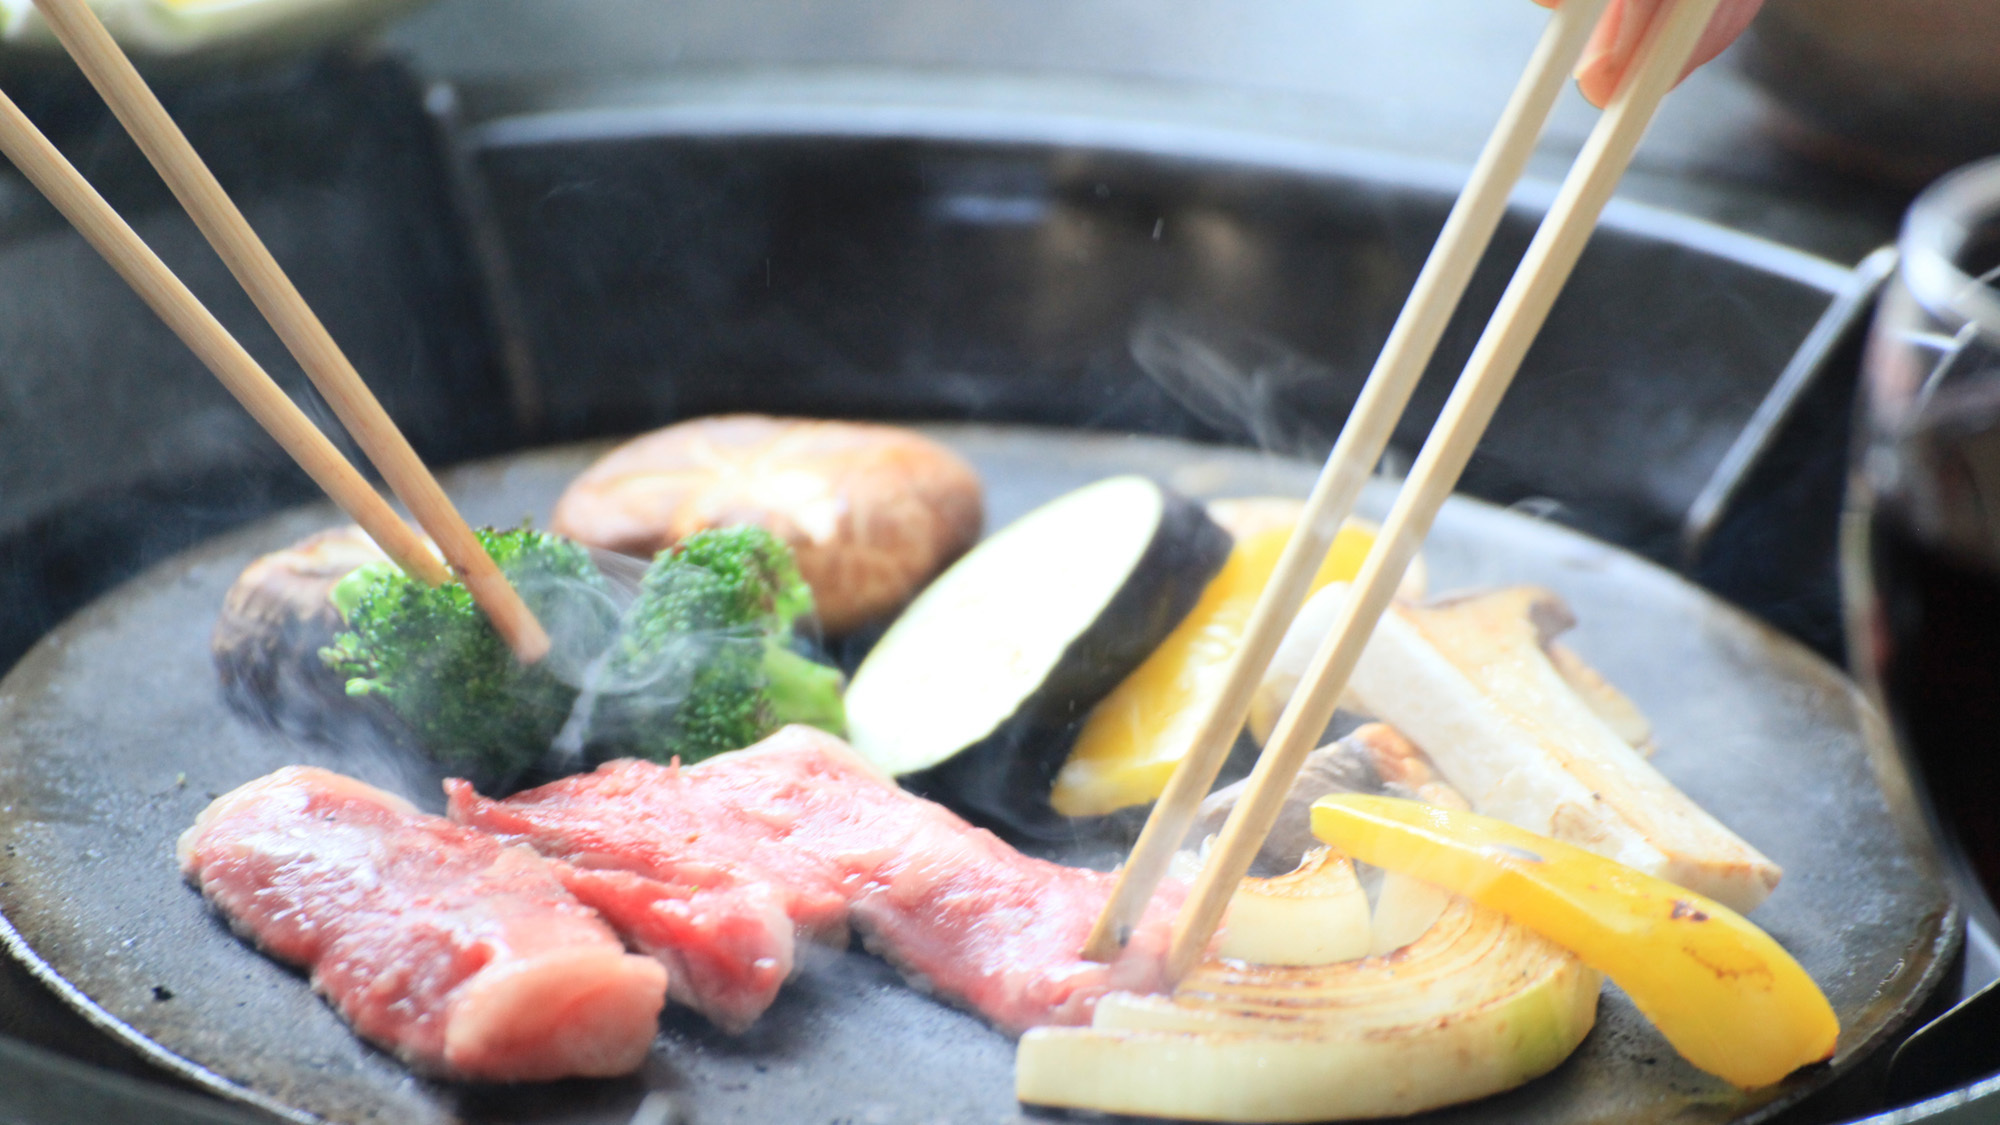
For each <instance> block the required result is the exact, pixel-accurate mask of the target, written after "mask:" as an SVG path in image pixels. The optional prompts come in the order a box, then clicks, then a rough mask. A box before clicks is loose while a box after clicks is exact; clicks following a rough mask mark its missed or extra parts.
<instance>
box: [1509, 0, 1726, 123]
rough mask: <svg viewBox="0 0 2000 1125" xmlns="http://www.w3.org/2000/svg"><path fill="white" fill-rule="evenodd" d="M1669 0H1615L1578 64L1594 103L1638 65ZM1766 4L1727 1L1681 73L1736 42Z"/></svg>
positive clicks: (1580, 83)
mask: <svg viewBox="0 0 2000 1125" xmlns="http://www.w3.org/2000/svg"><path fill="white" fill-rule="evenodd" d="M1559 2H1560V0H1535V3H1537V4H1540V5H1541V6H1542V7H1544V8H1553V7H1555V6H1556V5H1557V4H1558V3H1559ZM1666 5H1667V0H1612V3H1611V7H1610V8H1608V9H1606V11H1605V13H1604V18H1603V19H1601V20H1599V21H1598V23H1597V30H1596V31H1595V32H1594V33H1593V34H1592V35H1591V37H1590V45H1589V46H1587V47H1585V48H1584V52H1583V59H1582V60H1581V61H1580V62H1578V63H1577V67H1576V84H1577V87H1578V88H1579V89H1580V90H1582V91H1583V96H1584V97H1586V98H1588V99H1590V103H1591V104H1592V105H1597V106H1602V105H1604V104H1605V103H1606V102H1607V101H1609V100H1610V98H1611V94H1612V91H1614V90H1616V89H1617V88H1618V80H1619V79H1620V78H1622V77H1624V75H1625V70H1626V68H1627V67H1629V66H1631V65H1632V57H1633V55H1634V54H1636V53H1637V52H1638V50H1639V41H1640V40H1641V39H1642V38H1644V36H1645V32H1646V27H1647V26H1648V25H1649V24H1651V23H1652V22H1653V17H1654V16H1656V15H1658V14H1659V12H1660V9H1661V8H1664V7H1666ZM1763 5H1764V0H1723V3H1722V6H1721V7H1720V8H1718V9H1717V10H1716V13H1715V16H1714V18H1712V19H1710V20H1709V21H1708V28H1707V29H1706V30H1705V31H1703V32H1702V35H1701V41H1700V42H1699V43H1698V44H1696V46H1695V50H1694V58H1693V59H1692V60H1691V61H1690V62H1689V63H1688V67H1687V70H1686V71H1685V72H1683V73H1682V75H1681V77H1683V78H1685V77H1687V76H1688V75H1689V74H1692V73H1694V71H1695V70H1696V69H1697V68H1699V67H1700V66H1702V65H1703V64H1704V63H1707V62H1708V61H1709V60H1711V59H1713V58H1715V56H1717V55H1719V54H1721V53H1722V52H1723V49H1724V48H1726V47H1728V46H1729V45H1730V44H1731V43H1733V42H1735V41H1736V37H1737V36H1739V35H1741V34H1743V29H1744V28H1747V27H1749V26H1750V21H1751V20H1752V19H1754V18H1755V17H1756V15H1757V9H1759V8H1761V7H1763Z"/></svg>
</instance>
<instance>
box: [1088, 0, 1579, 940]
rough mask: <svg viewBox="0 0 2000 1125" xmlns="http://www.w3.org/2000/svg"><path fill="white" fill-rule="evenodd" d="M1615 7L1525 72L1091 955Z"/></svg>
mask: <svg viewBox="0 0 2000 1125" xmlns="http://www.w3.org/2000/svg"><path fill="white" fill-rule="evenodd" d="M1608 3H1609V0H1567V2H1565V3H1564V4H1562V5H1561V6H1560V7H1558V8H1557V9H1556V10H1555V12H1554V13H1553V14H1551V15H1550V17H1549V22H1548V25H1547V27H1546V28H1545V29H1544V31H1543V32H1542V37H1541V39H1540V41H1539V42H1538V43H1537V44H1536V45H1535V51H1534V54H1533V55H1532V56H1530V58H1529V60H1528V66H1527V69H1526V70H1525V71H1523V72H1522V74H1521V80H1520V82H1519V83H1518V84H1517V85H1516V86H1515V87H1514V92H1513V94H1512V95H1511V96H1510V97H1509V98H1508V100H1507V106H1506V108H1505V109H1504V110H1503V111H1502V112H1501V115H1500V121H1499V123H1498V124H1497V125H1495V127H1494V130H1493V135H1492V137H1491V138H1489V139H1488V140H1487V142H1486V147H1485V149H1484V150H1483V151H1482V152H1481V153H1480V154H1479V160H1478V163H1476V164H1475V165H1474V166H1473V169H1472V176H1471V178H1470V179H1469V180H1467V181H1466V185H1465V190H1464V191H1463V192H1461V193H1460V194H1459V197H1458V201H1457V203H1455V204H1454V205H1453V206H1452V209H1451V215H1450V217H1448V218H1447V219H1446V220H1445V224H1444V229H1443V230H1442V231H1440V232H1439V234H1438V240H1437V244H1436V245H1435V246H1434V247H1433V248H1432V249H1431V254H1430V258H1429V259H1428V260H1426V261H1425V262H1424V268H1423V270H1422V272H1420V273H1418V275H1417V281H1416V284H1415V286H1413V287H1412V288H1411V290H1410V296H1409V299H1408V300H1407V301H1405V302H1404V304H1403V311H1402V312H1401V313H1400V314H1399V315H1398V316H1397V318H1396V324H1395V327H1394V328H1392V329H1391V330H1390V332H1389V338H1388V340H1387V341H1386V342H1385V343H1384V344H1383V346H1382V353H1381V355H1380V356H1379V357H1377V359H1376V361H1375V367H1374V370H1372V371H1371V372H1369V374H1368V380H1367V382H1366V383H1364V384H1363V386H1362V388H1361V395H1360V397H1359V398H1358V399H1356V400H1355V403H1354V409H1353V410H1352V411H1351V412H1350V413H1349V414H1348V418H1347V422H1346V424H1345V425H1344V426H1343V427H1342V428H1341V431H1340V439H1339V441H1337V442H1335V444H1334V447H1333V451H1332V452H1331V453H1330V454H1329V455H1328V456H1327V460H1326V465H1325V467H1324V468H1322V469H1321V470H1320V474H1319V479H1318V481H1316V482H1315V483H1314V485H1313V490H1312V494H1311V495H1310V496H1309V497H1308V498H1307V500H1306V505H1305V509H1304V511H1303V512H1302V513H1301V515H1300V517H1299V523H1298V527H1297V528H1296V529H1295V530H1294V531H1293V532H1292V538H1291V540H1290V541H1289V542H1288V543H1287V544H1286V545H1285V551H1284V554H1283V555H1282V556H1281V557H1280V558H1279V560H1278V565H1277V567H1276V569H1275V570H1274V571H1273V572H1272V578H1271V581H1270V582H1269V583H1268V584H1267V585H1266V586H1265V587H1264V592H1263V594H1262V595H1260V596H1259V598H1258V600H1257V606H1256V608H1255V609H1254V610H1253V611H1252V613H1251V615H1250V620H1249V622H1248V623H1247V624H1246V625H1245V626H1244V630H1243V639H1242V641H1241V642H1239V644H1238V647H1237V651H1236V654H1235V656H1234V657H1232V658H1231V661H1230V664H1229V667H1228V670H1227V673H1226V675H1225V677H1224V682H1223V685H1222V688H1221V690H1220V691H1219V692H1218V693H1217V695H1216V698H1215V702H1214V704H1213V706H1211V707H1210V709H1209V711H1208V713H1207V715H1206V716H1204V717H1203V720H1202V725H1201V726H1200V728H1199V729H1198V730H1197V731H1196V733H1195V736H1194V738H1193V740H1192V742H1191V743H1190V745H1189V748H1188V754H1187V756H1186V757H1185V758H1183V759H1182V760H1181V763H1180V765H1179V766H1177V767H1176V768H1175V770H1174V773H1173V775H1172V776H1171V777H1170V778H1169V779H1168V781H1167V785H1166V788H1165V789H1164V790H1162V792H1161V794H1160V799H1159V800H1158V801H1156V802H1154V804H1153V810H1152V812H1151V813H1150V814H1148V816H1147V818H1146V825H1145V827H1144V828H1143V829H1141V830H1140V833H1139V839H1138V840H1137V841H1136V842H1135V843H1134V844H1133V845H1132V854H1131V856H1130V857H1129V858H1128V859H1127V860H1126V862H1125V865H1124V866H1123V867H1122V868H1120V869H1119V872H1118V878H1117V882H1116V883H1115V885H1114V886H1113V888H1112V892H1111V898H1110V899H1109V900H1108V901H1107V902H1106V903H1105V906H1104V910H1103V912H1102V913H1101V914H1100V915H1099V916H1098V919H1097V924H1096V926H1095V927H1094V928H1093V929H1092V930H1091V932H1090V938H1089V940H1088V941H1087V942H1086V943H1085V945H1084V954H1083V955H1084V956H1085V957H1087V958H1090V959H1091V960H1095V961H1109V960H1111V959H1112V958H1113V957H1115V956H1116V955H1117V953H1118V950H1119V948H1120V947H1121V946H1122V945H1124V943H1125V939H1126V937H1127V936H1129V934H1130V933H1131V929H1132V927H1133V926H1134V925H1136V924H1137V923H1138V920H1139V915H1140V914H1142V913H1143V912H1144V911H1145V909H1146V903H1147V902H1148V901H1150V900H1151V899H1152V897H1153V892H1154V890H1156V889H1157V888H1158V887H1159V883H1160V879H1161V878H1162V877H1163V876H1164V875H1165V874H1166V871H1167V865H1168V863H1169V862H1170V861H1171V860H1172V858H1173V854H1174V852H1175V850H1177V849H1178V848H1179V847H1180V846H1181V842H1182V840H1184V839H1185V838H1186V837H1187V833H1188V829H1189V827H1190V826H1192V825H1193V823H1194V817H1195V814H1196V811H1197V810H1198V809H1199V807H1200V805H1201V802H1202V799H1203V798H1204V797H1206V796H1207V795H1208V791H1209V789H1210V788H1211V787H1213V786H1214V784H1215V777H1216V774H1217V773H1218V772H1220V771H1221V769H1222V763H1223V761H1224V759H1226V758H1227V757H1228V756H1229V749H1230V747H1231V746H1232V745H1234V743H1235V741H1236V735H1237V732H1238V731H1241V730H1242V729H1243V721H1244V717H1245V715H1246V714H1247V713H1248V711H1249V709H1250V700H1251V697H1252V696H1253V695H1254V694H1255V693H1256V689H1257V682H1258V680H1259V679H1260V678H1261V677H1262V676H1263V674H1264V669H1265V668H1266V667H1267V666H1268V665H1269V664H1270V663H1271V657H1272V655H1273V654H1274V653H1276V652H1277V649H1278V643H1279V642H1280V641H1281V640H1283V639H1284V635H1285V629H1286V627H1287V626H1288V625H1290V624H1291V620H1292V618H1293V617H1294V616H1296V615H1297V614H1298V612H1299V606H1300V605H1301V604H1302V603H1303V602H1304V601H1305V598H1306V594H1307V592H1308V590H1309V588H1310V586H1311V582H1312V577H1313V575H1314V574H1315V573H1317V572H1318V570H1319V566H1320V562H1321V560H1323V559H1324V558H1325V557H1326V552H1327V550H1328V549H1329V548H1331V547H1332V546H1333V540H1334V536H1335V535H1336V534H1338V533H1339V531H1340V525H1341V522H1342V521H1343V520H1345V519H1346V518H1347V516H1348V514H1349V513H1350V512H1352V511H1353V509H1354V501H1355V499H1356V498H1357V497H1358V496H1360V494H1361V487H1362V485H1363V484H1365V483H1366V482H1367V480H1368V476H1369V474H1370V473H1371V472H1373V470H1374V467H1375V464H1376V463H1377V462H1378V461H1380V460H1381V458H1382V451H1383V450H1384V449H1386V448H1387V447H1388V445H1389V438H1390V435H1391V434H1393V433H1394V432H1395V428H1396V421H1397V419H1399V418H1401V417H1402V414H1403V409H1404V407H1406V406H1407V405H1409V401H1410V394H1411V392H1412V391H1414V390H1415V389H1416V386H1417V382H1418V380H1419V379H1420V378H1422V376H1423V373H1424V368H1425V367H1426V366H1427V365H1428V364H1429V363H1430V359H1431V355H1432V353H1434V352H1435V351H1436V350H1437V345H1438V340H1439V339H1440V338H1441V337H1442V336H1443V335H1444V329H1445V325H1446V324H1447V323H1448V322H1449V321H1450V320H1451V314H1452V312H1453V311H1454V310H1455V309H1457V307H1458V302H1459V300H1460V299H1461V298H1462V297H1463V296H1464V295H1465V287H1466V285H1467V283H1469V282H1470V281H1471V280H1472V272H1473V270H1474V268H1475V267H1477V266H1478V264H1479V260H1480V258H1481V257H1483V256H1484V255H1485V253H1486V247H1487V244H1488V243H1490V242H1491V241H1492V240H1493V232H1494V230H1495V229H1496V228H1497V227H1498V226H1499V225H1500V218H1501V216H1502V215H1504V214H1505V213H1506V210H1507V197H1508V195H1509V193H1511V192H1512V191H1513V189H1514V184H1515V183H1516V182H1518V181H1519V180H1520V178H1521V172H1522V169H1524V168H1525V167H1526V166H1527V163H1528V158H1529V156H1531V155H1532V154H1533V153H1534V150H1535V141H1536V139H1537V138H1538V137H1539V136H1540V135H1541V132H1542V126H1543V124H1544V123H1545V122H1546V121H1547V120H1548V116H1549V110H1550V108H1551V107H1552V106H1553V105H1554V104H1555V100H1556V96H1557V95H1558V94H1560V93H1561V92H1562V89H1563V86H1564V84H1565V83H1566V82H1567V81H1568V80H1569V75H1570V72H1571V71H1573V70H1575V69H1576V64H1577V61H1578V60H1579V59H1580V58H1582V56H1583V49H1584V45H1585V43H1586V42H1588V40H1589V38H1590V32H1591V29H1592V28H1594V27H1595V26H1596V25H1597V19H1598V17H1599V16H1600V15H1601V14H1602V13H1603V11H1604V9H1605V7H1606V6H1607V4H1608Z"/></svg>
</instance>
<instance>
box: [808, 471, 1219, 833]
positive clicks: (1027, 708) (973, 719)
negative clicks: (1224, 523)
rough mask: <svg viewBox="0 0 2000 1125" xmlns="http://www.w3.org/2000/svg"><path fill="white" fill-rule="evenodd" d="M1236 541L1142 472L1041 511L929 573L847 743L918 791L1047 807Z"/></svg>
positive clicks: (857, 707)
mask: <svg viewBox="0 0 2000 1125" xmlns="http://www.w3.org/2000/svg"><path fill="white" fill-rule="evenodd" d="M1230 544H1231V540H1230V537H1229V534H1228V533H1227V532H1225V531H1223V530H1222V528H1221V527H1219V526H1218V525H1217V524H1216V523H1215V522H1214V521H1213V520H1211V519H1209V517H1208V515H1207V513H1206V512H1205V511H1203V509H1202V507H1201V505H1199V504H1197V503H1195V502H1193V501H1192V500H1189V499H1187V498H1186V497H1183V496H1180V495H1178V494H1176V493H1173V492H1170V491H1168V490H1167V489H1165V488H1163V487H1161V486H1160V485H1158V484H1156V483H1154V482H1153V481H1150V480H1147V479H1145V478H1144V477H1137V476H1120V477H1112V478H1110V479H1108V480H1102V481H1098V482H1097V483H1095V484H1091V485H1087V486H1085V487H1084V488H1080V489H1078V490H1076V491H1074V492H1071V493H1068V494H1066V495H1064V496H1060V497H1058V498H1056V499H1055V500H1052V501H1050V502H1049V503H1047V504H1044V505H1043V506H1041V507H1040V508H1037V509H1035V510H1034V511H1032V512H1030V513H1028V514H1027V515H1025V516H1023V517H1021V518H1020V519H1018V520H1016V521H1015V522H1013V523H1012V524H1009V525H1008V526H1007V527H1005V528H1002V529H1001V530H1000V531H999V532H997V533H996V534H994V535H993V536H992V537H990V538H988V539H987V540H986V541H985V542H983V543H981V544H980V545H979V546H978V547H976V548H974V549H973V550H972V552H971V553H970V554H968V555H966V556H965V557H964V558H962V559H960V560H959V561H958V562H957V563H956V564H955V565H953V566H952V567H951V569H949V570H947V571H945V572H944V574H943V575H941V576H939V578H938V579H937V581H935V582H933V583H932V584H931V585H930V587H929V588H928V589H926V590H925V591H924V592H923V593H922V594H920V595H919V596H918V597H917V599H916V601H914V602H913V603H911V605H910V607H909V608H908V609H907V610H905V611H904V612H903V615H902V616H901V617H899V618H898V619H897V620H896V622H895V624H894V625H892V626H890V628H889V631H888V632H887V633H886V634H884V635H883V637H882V639H881V641H879V642H878V643H877V644H876V646H875V648H874V650H873V651H871V652H870V653H869V654H868V657H867V659H866V660H864V661H862V664H861V667H860V668H859V669H857V670H856V671H855V673H854V679H853V681H852V682H851V683H850V684H849V685H848V688H847V719H848V732H849V737H850V740H851V741H852V743H853V744H854V748H855V749H856V750H858V751H859V752H860V753H861V754H862V755H863V756H865V757H866V758H868V760H870V761H871V762H874V763H875V764H876V765H877V766H880V767H881V768H882V769H883V770H885V771H887V772H888V773H891V774H894V775H897V776H902V777H905V778H907V779H908V783H909V784H911V786H912V788H917V789H920V790H924V791H927V792H932V793H934V794H935V795H938V796H940V797H941V798H943V799H946V800H948V801H949V802H950V803H952V804H956V805H958V806H959V807H961V808H967V809H970V810H973V811H982V812H991V813H994V814H996V815H1002V816H1003V819H1016V818H1014V817H1011V816H1007V815H1005V814H1006V813H1007V812H1008V808H1009V806H1013V807H1016V808H1018V806H1019V804H1020V802H1021V801H1022V800H1023V798H1024V797H1025V796H1026V793H1024V789H1033V790H1034V792H1035V794H1036V796H1034V797H1033V799H1032V803H1034V804H1042V803H1043V802H1044V801H1045V800H1046V794H1047V792H1048V784H1049V781H1050V780H1051V778H1052V776H1053V773H1054V771H1055V769H1056V768H1057V767H1058V766H1059V765H1060V764H1061V763H1062V759H1063V755H1064V753H1065V751H1066V750H1067V749H1068V745H1069V742H1070V741H1071V740H1072V739H1073V738H1074V737H1075V728H1076V726H1077V724H1078V722H1079V721H1080V720H1081V719H1082V718H1083V716H1084V715H1085V714H1086V713H1088V712H1089V710H1090V708H1091V707H1092V706H1093V705H1094V704H1096V703H1097V701H1098V700H1099V699H1102V698H1103V697H1104V696H1105V695H1106V694H1107V693H1109V692H1110V691H1111V689H1112V688H1113V687H1115V686H1117V684H1118V682H1119V681H1120V680H1122V679H1124V678H1125V676H1126V675H1127V674H1128V673H1129V672H1131V671H1132V669H1133V668H1135V667H1137V666H1138V664H1139V662H1140V661H1142V660H1144V659H1145V658H1146V656H1147V654H1149V653H1151V652H1152V651H1153V649H1154V648H1155V647H1156V646H1158V645H1159V644H1160V642H1161V641H1163V640H1165V639H1166V636H1167V634H1169V633H1171V632H1172V631H1173V629H1174V627H1175V626H1176V625H1178V624H1179V623H1180V621H1181V619H1182V618H1183V617H1185V616H1187V613H1188V611H1189V610H1190V609H1192V608H1193V607H1194V604H1195V602H1196V600H1197V599H1199V598H1200V596H1201V592H1202V590H1203V588H1205V587H1206V586H1207V585H1208V581H1209V579H1211V578H1213V577H1214V576H1215V573H1216V572H1217V571H1218V570H1220V569H1221V568H1222V563H1223V560H1224V559H1226V558H1227V557H1228V555H1229V549H1230ZM1044 807H1045V806H1044Z"/></svg>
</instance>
